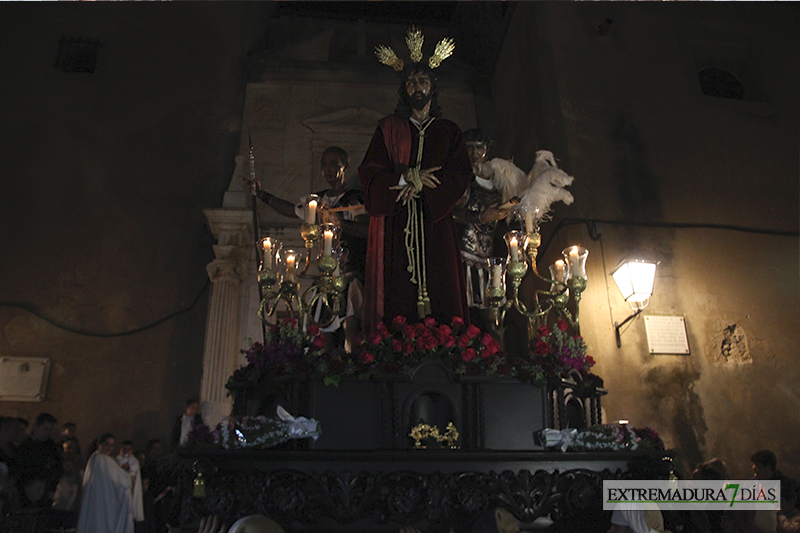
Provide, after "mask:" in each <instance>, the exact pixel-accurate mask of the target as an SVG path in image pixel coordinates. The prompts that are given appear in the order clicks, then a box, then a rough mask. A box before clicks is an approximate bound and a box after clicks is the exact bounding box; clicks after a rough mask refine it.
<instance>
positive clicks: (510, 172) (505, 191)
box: [479, 157, 528, 203]
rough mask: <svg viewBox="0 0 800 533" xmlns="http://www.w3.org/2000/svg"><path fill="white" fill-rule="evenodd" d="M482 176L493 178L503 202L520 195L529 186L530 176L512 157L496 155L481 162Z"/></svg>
mask: <svg viewBox="0 0 800 533" xmlns="http://www.w3.org/2000/svg"><path fill="white" fill-rule="evenodd" d="M479 171H480V174H481V177H483V178H485V179H490V180H492V183H494V186H495V187H496V188H497V190H498V191H499V192H500V195H501V196H502V201H501V203H505V202H507V201H509V200H510V199H511V198H513V197H514V196H519V195H520V194H522V193H523V192H524V191H525V189H526V188H527V184H528V177H527V176H526V175H525V171H523V170H522V169H521V168H519V167H517V166H516V165H515V164H514V163H513V162H512V161H511V160H510V159H501V158H499V157H496V158H494V159H492V160H490V161H485V162H483V163H481V164H480V168H479Z"/></svg>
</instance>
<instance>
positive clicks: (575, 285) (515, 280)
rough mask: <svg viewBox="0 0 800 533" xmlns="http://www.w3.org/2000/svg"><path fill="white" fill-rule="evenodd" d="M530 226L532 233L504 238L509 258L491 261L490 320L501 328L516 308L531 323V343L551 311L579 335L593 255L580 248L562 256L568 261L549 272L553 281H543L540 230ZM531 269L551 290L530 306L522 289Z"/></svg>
mask: <svg viewBox="0 0 800 533" xmlns="http://www.w3.org/2000/svg"><path fill="white" fill-rule="evenodd" d="M527 226H528V228H527V230H528V231H510V232H508V233H506V235H505V237H504V238H505V241H506V246H507V247H508V257H506V258H500V257H494V258H491V259H490V263H489V267H490V278H491V284H490V285H489V286H488V287H487V289H486V296H487V300H488V303H489V312H490V317H491V319H492V320H493V321H494V324H495V327H496V328H501V327H502V324H503V322H504V320H505V314H506V311H507V310H508V309H510V308H511V307H512V306H513V307H514V308H515V309H516V310H517V311H518V312H519V313H520V314H521V315H523V316H524V317H526V318H527V319H528V341H529V343H533V341H534V339H536V337H537V330H538V329H539V327H540V326H542V325H545V324H546V323H547V317H548V315H549V313H550V312H551V311H554V312H555V313H556V314H557V315H558V316H559V317H561V318H563V319H564V320H565V321H566V322H567V323H568V324H569V325H570V326H571V327H572V328H573V329H574V331H575V333H578V334H579V333H580V322H579V318H580V317H579V308H580V300H581V295H582V294H583V291H584V290H585V289H586V257H587V255H588V254H589V252H588V250H586V249H585V248H583V247H580V246H572V247H570V248H567V249H565V250H564V251H563V252H562V255H563V256H564V259H563V260H562V259H559V260H558V261H556V262H555V263H554V264H553V265H551V266H550V268H549V270H550V276H551V279H548V278H545V277H542V276H541V275H540V274H539V268H538V266H537V263H536V259H537V255H538V253H539V245H540V244H541V236H540V235H539V231H538V228H537V227H535V226H534V227H533V228H531V227H530V224H528V225H527ZM529 269H530V270H531V271H532V272H533V274H534V276H536V278H538V279H539V280H541V281H543V282H545V283H547V284H549V289H548V290H541V289H537V290H535V291H534V293H533V298H532V300H531V301H529V302H527V303H526V302H523V301H522V298H521V295H520V286H521V285H522V279H523V278H524V277H525V275H526V274H527V272H528V270H529ZM506 275H508V277H509V278H510V280H511V292H510V295H508V291H507V288H506V286H505V278H506ZM570 294H571V295H572V296H573V297H574V299H575V312H574V315H573V314H572V313H570V311H569V309H568V308H567V305H568V303H569V297H570ZM507 295H508V296H507Z"/></svg>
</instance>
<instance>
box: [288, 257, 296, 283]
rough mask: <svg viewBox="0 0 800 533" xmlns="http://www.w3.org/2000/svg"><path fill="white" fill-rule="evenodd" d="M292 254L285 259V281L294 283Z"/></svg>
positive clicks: (293, 259)
mask: <svg viewBox="0 0 800 533" xmlns="http://www.w3.org/2000/svg"><path fill="white" fill-rule="evenodd" d="M294 261H295V257H294V254H290V255H289V256H287V257H286V281H294Z"/></svg>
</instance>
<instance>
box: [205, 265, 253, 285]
mask: <svg viewBox="0 0 800 533" xmlns="http://www.w3.org/2000/svg"><path fill="white" fill-rule="evenodd" d="M206 272H207V273H208V278H209V279H210V280H211V281H212V282H213V283H217V282H218V281H223V280H225V281H233V282H235V283H241V282H243V281H245V280H246V279H247V267H246V266H245V265H244V263H242V262H241V261H232V260H229V259H214V260H213V261H211V262H210V263H209V264H207V265H206Z"/></svg>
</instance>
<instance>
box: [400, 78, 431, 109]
mask: <svg viewBox="0 0 800 533" xmlns="http://www.w3.org/2000/svg"><path fill="white" fill-rule="evenodd" d="M405 88H406V95H407V100H408V103H409V104H411V107H413V108H414V109H416V110H418V111H419V110H421V109H423V108H424V107H425V106H426V105H427V104H428V102H430V101H431V98H432V97H433V95H432V92H431V78H430V76H428V75H427V74H420V73H414V74H411V75H410V76H409V77H408V78H406V81H405Z"/></svg>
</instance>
